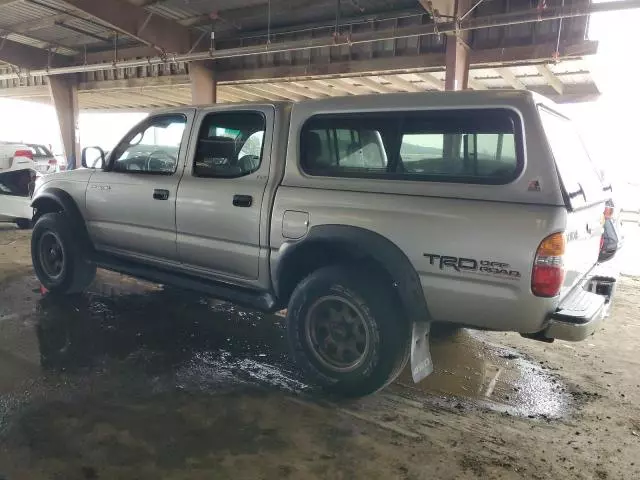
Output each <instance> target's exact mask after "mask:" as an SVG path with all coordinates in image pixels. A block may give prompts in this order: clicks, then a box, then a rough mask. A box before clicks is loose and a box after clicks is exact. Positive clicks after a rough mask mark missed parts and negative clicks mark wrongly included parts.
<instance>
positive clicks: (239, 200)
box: [233, 195, 253, 207]
mask: <svg viewBox="0 0 640 480" xmlns="http://www.w3.org/2000/svg"><path fill="white" fill-rule="evenodd" d="M252 203H253V197H252V196H251V195H234V196H233V206H234V207H250V206H251V204H252Z"/></svg>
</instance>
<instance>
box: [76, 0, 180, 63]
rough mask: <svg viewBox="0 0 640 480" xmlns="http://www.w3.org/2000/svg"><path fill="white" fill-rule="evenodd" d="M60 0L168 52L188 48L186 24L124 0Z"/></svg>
mask: <svg viewBox="0 0 640 480" xmlns="http://www.w3.org/2000/svg"><path fill="white" fill-rule="evenodd" d="M64 1H65V3H68V4H69V5H71V6H72V7H74V8H77V9H78V10H81V11H83V12H85V13H86V14H88V15H90V16H92V17H94V18H97V19H98V20H100V21H101V22H104V23H107V24H109V25H111V26H112V27H113V28H114V29H115V30H118V31H119V32H121V33H124V34H125V35H128V36H130V37H133V38H136V39H138V40H140V41H141V42H143V43H146V44H148V45H151V46H153V47H157V48H159V49H161V50H164V51H166V52H168V53H185V52H188V51H189V50H190V49H191V31H190V30H189V29H188V28H186V27H184V26H182V25H180V24H179V23H178V22H176V21H174V20H171V19H168V18H165V17H162V16H160V15H156V14H153V13H150V12H148V11H146V10H145V9H144V8H142V7H138V6H136V5H133V4H131V3H129V2H127V1H126V0H100V1H97V0H64Z"/></svg>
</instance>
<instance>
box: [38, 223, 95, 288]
mask: <svg viewBox="0 0 640 480" xmlns="http://www.w3.org/2000/svg"><path fill="white" fill-rule="evenodd" d="M31 260H32V262H33V268H34V270H35V272H36V276H37V277H38V280H40V283H42V285H43V286H44V287H45V288H46V289H47V290H49V291H50V292H52V293H58V294H71V293H80V292H83V291H84V290H85V289H86V288H87V287H88V286H89V285H91V282H93V280H94V278H95V276H96V265H95V264H94V263H93V262H91V261H90V258H89V255H88V252H87V250H86V247H85V245H84V244H83V242H82V240H81V234H80V233H79V232H76V231H75V229H74V228H73V227H72V224H71V222H69V220H68V219H67V217H66V215H65V214H64V213H47V214H44V215H42V217H40V218H39V219H38V221H37V222H36V224H35V226H34V227H33V233H32V234H31Z"/></svg>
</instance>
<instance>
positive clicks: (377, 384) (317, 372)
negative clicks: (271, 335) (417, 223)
mask: <svg viewBox="0 0 640 480" xmlns="http://www.w3.org/2000/svg"><path fill="white" fill-rule="evenodd" d="M392 288H394V287H393V286H392V285H391V283H390V282H385V281H384V280H382V279H381V278H378V277H377V276H376V275H375V274H373V273H372V272H368V271H363V270H356V269H350V268H345V267H340V266H331V267H324V268H321V269H319V270H316V271H315V272H313V273H311V274H310V275H309V276H308V277H307V278H305V279H304V280H303V281H302V282H300V284H299V285H298V286H297V287H296V289H295V290H294V292H293V295H292V296H291V299H290V301H289V307H288V311H287V331H288V338H289V346H290V348H291V351H292V355H293V357H294V359H295V360H296V362H297V364H298V365H300V366H301V367H302V369H303V370H304V372H305V374H306V375H307V377H308V379H309V380H310V381H311V382H312V383H314V384H317V385H319V386H321V387H323V388H324V389H325V390H327V391H329V392H331V393H336V394H339V395H343V396H350V397H357V396H363V395H368V394H370V393H373V392H375V391H377V390H380V389H381V388H383V387H385V386H386V385H387V384H389V383H390V382H392V381H393V380H394V379H395V377H397V376H398V374H399V373H400V371H401V369H402V368H403V367H404V365H405V364H406V362H407V360H408V358H409V352H410V341H411V330H410V328H409V325H408V322H407V321H406V319H404V318H402V315H401V314H400V312H399V308H398V306H397V305H396V302H395V301H394V300H395V296H394V295H393V292H392V291H391V289H392Z"/></svg>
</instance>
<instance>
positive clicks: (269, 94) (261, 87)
mask: <svg viewBox="0 0 640 480" xmlns="http://www.w3.org/2000/svg"><path fill="white" fill-rule="evenodd" d="M242 91H243V93H253V94H255V95H256V96H262V97H263V98H266V99H267V100H273V101H287V100H290V98H289V97H287V96H286V94H284V93H274V91H273V89H270V88H269V86H268V85H267V84H266V83H256V84H249V83H246V84H244V85H242Z"/></svg>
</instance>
